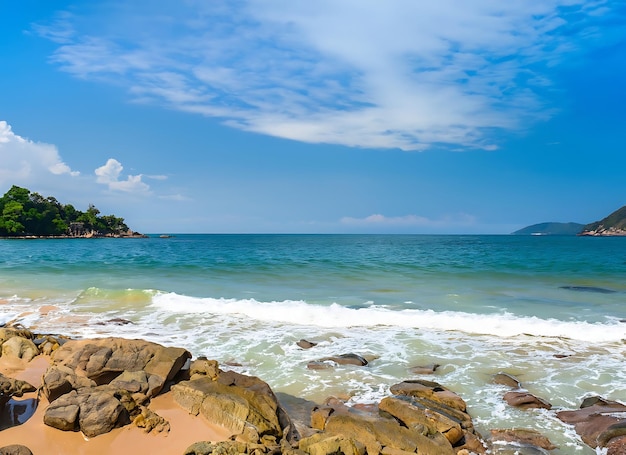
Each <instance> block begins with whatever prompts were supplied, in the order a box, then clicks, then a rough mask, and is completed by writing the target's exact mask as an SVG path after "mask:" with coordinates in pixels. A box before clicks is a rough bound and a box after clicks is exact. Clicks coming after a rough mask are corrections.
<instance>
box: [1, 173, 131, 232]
mask: <svg viewBox="0 0 626 455" xmlns="http://www.w3.org/2000/svg"><path fill="white" fill-rule="evenodd" d="M99 215H100V210H98V209H97V208H96V207H95V206H94V205H93V204H90V205H89V208H88V209H87V211H86V212H81V211H80V210H76V209H75V208H74V207H73V206H72V205H71V204H67V205H63V204H61V203H59V201H57V200H56V199H55V198H54V197H47V198H45V197H43V196H42V195H40V194H39V193H31V192H30V190H28V189H26V188H21V187H19V186H16V185H13V186H12V187H11V189H10V190H9V191H7V192H6V193H5V194H4V196H2V198H0V236H4V237H18V236H26V235H28V236H31V235H32V236H45V237H54V236H65V235H71V236H79V235H85V234H93V235H96V236H107V235H123V234H125V233H127V232H128V231H129V229H128V226H127V225H126V223H124V218H118V217H116V216H114V215H105V216H99Z"/></svg>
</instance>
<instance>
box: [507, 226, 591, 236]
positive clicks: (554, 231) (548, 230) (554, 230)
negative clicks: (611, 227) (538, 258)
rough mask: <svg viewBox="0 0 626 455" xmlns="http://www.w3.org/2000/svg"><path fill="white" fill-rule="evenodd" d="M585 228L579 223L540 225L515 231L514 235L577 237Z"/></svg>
mask: <svg viewBox="0 0 626 455" xmlns="http://www.w3.org/2000/svg"><path fill="white" fill-rule="evenodd" d="M584 227H585V225H584V224H579V223H539V224H533V225H532V226H527V227H525V228H522V229H520V230H518V231H515V232H513V235H577V234H579V233H580V232H581V231H582V230H583V228H584Z"/></svg>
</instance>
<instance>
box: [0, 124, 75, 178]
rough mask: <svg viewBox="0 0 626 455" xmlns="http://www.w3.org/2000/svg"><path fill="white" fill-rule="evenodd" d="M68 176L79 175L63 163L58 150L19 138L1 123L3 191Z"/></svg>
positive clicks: (6, 125)
mask: <svg viewBox="0 0 626 455" xmlns="http://www.w3.org/2000/svg"><path fill="white" fill-rule="evenodd" d="M64 174H65V175H67V176H70V177H76V176H78V175H79V172H78V171H73V170H72V169H71V168H70V167H69V166H68V165H67V164H65V162H63V160H62V159H61V157H60V155H59V151H58V150H57V148H56V146H54V145H52V144H46V143H43V142H33V141H31V140H29V139H26V138H24V137H22V136H19V135H17V134H15V133H14V132H13V130H12V128H11V125H9V124H8V123H7V122H6V121H4V120H2V121H0V187H7V186H9V185H14V184H15V185H31V184H34V183H36V184H41V183H44V182H47V181H50V180H52V179H54V176H60V175H64Z"/></svg>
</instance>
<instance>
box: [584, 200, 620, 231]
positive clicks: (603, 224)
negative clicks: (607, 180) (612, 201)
mask: <svg viewBox="0 0 626 455" xmlns="http://www.w3.org/2000/svg"><path fill="white" fill-rule="evenodd" d="M580 235H593V236H615V235H620V236H621V235H624V236H626V205H625V206H624V207H622V208H621V209H617V210H616V211H614V212H613V213H611V214H610V215H609V216H607V217H606V218H603V219H602V220H600V221H596V222H595V223H590V224H587V225H586V226H584V227H583V229H582V232H581V233H580Z"/></svg>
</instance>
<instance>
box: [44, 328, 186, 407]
mask: <svg viewBox="0 0 626 455" xmlns="http://www.w3.org/2000/svg"><path fill="white" fill-rule="evenodd" d="M189 358H191V354H190V353H189V352H188V351H187V350H185V349H183V348H174V347H164V346H161V345H159V344H157V343H152V342H149V341H144V340H127V339H123V338H102V339H92V340H72V341H68V342H67V343H65V344H64V345H63V346H61V347H60V348H59V349H57V350H56V351H55V352H54V354H53V356H52V359H53V363H54V364H55V365H62V366H65V367H68V368H70V369H72V370H74V372H75V373H76V374H77V375H78V376H85V377H87V378H89V379H91V380H92V381H94V382H95V383H96V384H98V385H101V384H108V383H109V382H110V381H112V380H113V379H115V378H116V377H118V376H119V375H120V374H121V373H123V372H124V371H129V372H133V371H140V370H143V371H145V373H146V374H147V377H148V383H149V388H148V390H147V395H148V396H155V395H158V393H159V392H160V391H161V390H162V389H163V386H164V385H165V383H166V382H167V381H169V380H172V379H173V378H174V376H175V375H176V374H177V373H178V372H179V371H180V369H181V368H182V367H183V366H184V365H185V362H186V361H187V360H188V359H189Z"/></svg>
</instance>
